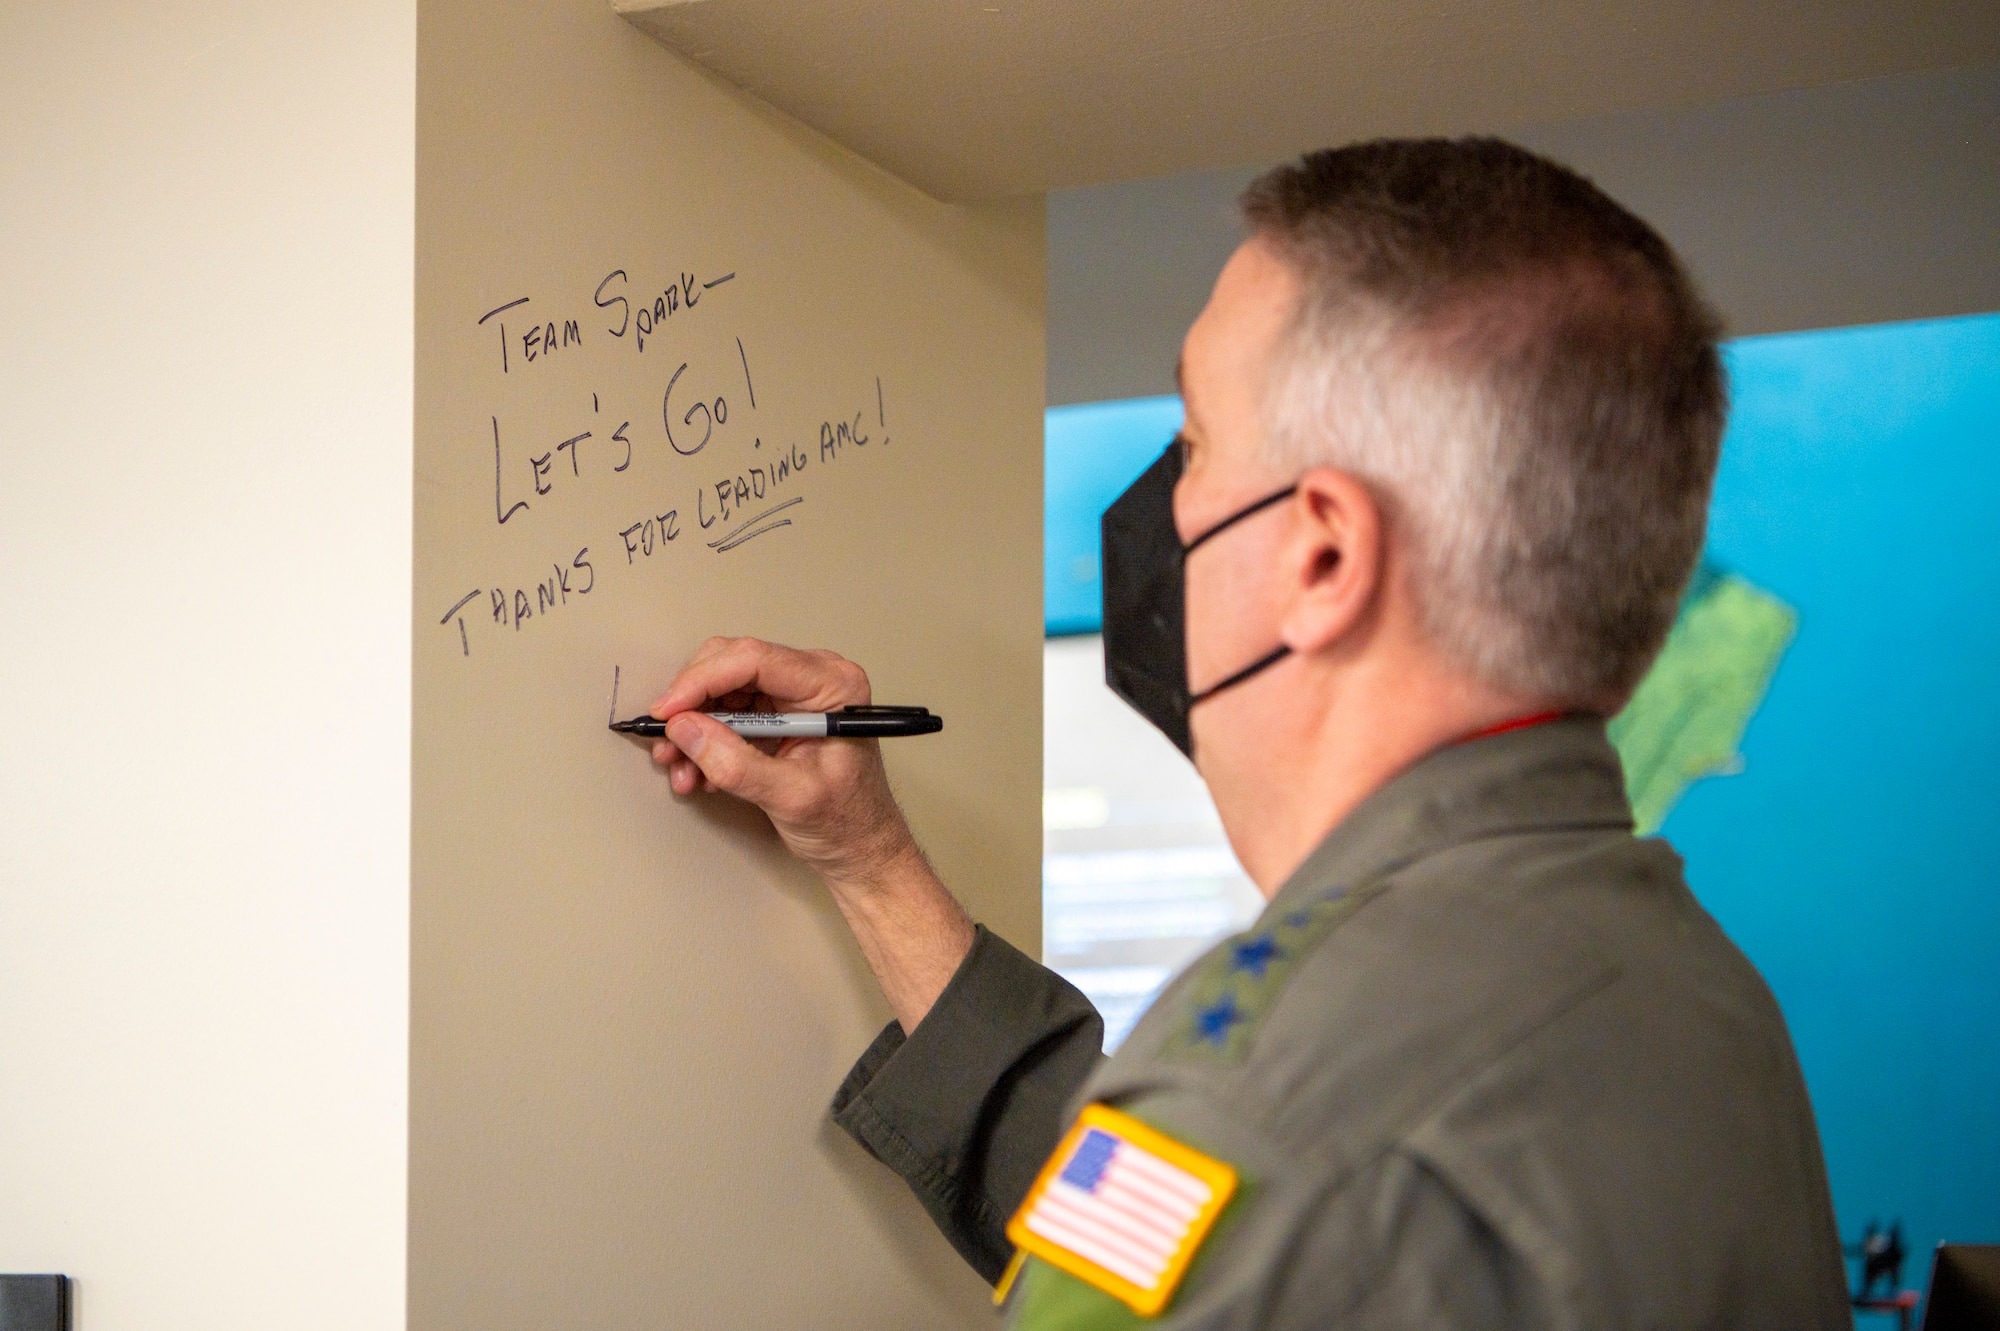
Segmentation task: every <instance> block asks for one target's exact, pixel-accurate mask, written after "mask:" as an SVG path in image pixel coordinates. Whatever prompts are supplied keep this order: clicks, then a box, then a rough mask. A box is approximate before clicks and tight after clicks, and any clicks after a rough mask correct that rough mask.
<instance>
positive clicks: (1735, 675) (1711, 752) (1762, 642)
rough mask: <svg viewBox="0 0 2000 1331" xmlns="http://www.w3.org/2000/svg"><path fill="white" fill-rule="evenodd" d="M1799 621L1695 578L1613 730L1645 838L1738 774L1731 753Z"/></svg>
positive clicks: (1766, 599)
mask: <svg viewBox="0 0 2000 1331" xmlns="http://www.w3.org/2000/svg"><path fill="white" fill-rule="evenodd" d="M1798 622H1799V617H1798V613H1797V612H1796V611H1795V610H1793V609H1792V608H1791V607H1790V606H1788V605H1786V604H1785V603H1784V602H1783V601H1780V600H1779V599H1778V598H1777V597H1775V596H1773V595H1771V594H1770V593H1769V592H1767V591H1765V590H1763V589H1762V588H1760V587H1757V586H1755V585H1753V584H1751V583H1750V582H1748V581H1746V580H1744V579H1743V578H1740V577H1738V576H1737V575H1735V574H1733V573H1724V572H1721V571H1719V570H1717V569H1715V568H1712V567H1710V566H1706V565H1704V566H1703V567H1702V568H1701V569H1700V570H1699V571H1697V573H1696V574H1695V580H1694V583H1693V585H1691V586H1690V587H1689V589H1688V594H1687V596H1686V598H1685V599H1684V600H1683V602H1682V604H1681V613H1680V618H1679V619H1677V620H1675V622H1674V627H1673V631H1672V632H1671V633H1669V634H1668V635H1667V645H1666V646H1665V647H1664V648H1662V649H1661V651H1660V657H1659V659H1658V660H1657V661H1655V662H1654V663H1653V668H1652V670H1651V671H1649V672H1648V673H1647V675H1646V678H1645V679H1644V680H1642V681H1640V684H1639V688H1638V691H1637V692H1635V693H1634V694H1633V695H1632V700H1631V702H1629V703H1627V704H1626V706H1625V710H1624V711H1622V712H1620V713H1619V714H1618V715H1617V716H1615V717H1613V718H1612V721H1611V732H1610V733H1611V742H1612V744H1613V745H1615V746H1616V747H1617V749H1618V756H1619V758H1620V760H1621V761H1623V763H1624V765H1625V790H1626V793H1627V794H1628V795H1629V796H1630V797H1631V800H1632V816H1633V820H1634V821H1635V822H1636V823H1637V825H1638V831H1639V834H1640V835H1641V836H1648V835H1651V834H1652V833H1654V832H1656V831H1658V830H1659V828H1660V824H1661V823H1663V822H1665V821H1666V817H1667V814H1668V813H1669V812H1671V811H1672V809H1673V807H1674V805H1675V804H1677V803H1678V802H1679V801H1680V798H1681V796H1682V795H1683V794H1685V793H1686V791H1687V788H1688V787H1689V786H1690V785H1692V784H1693V783H1694V782H1696V781H1698V780H1700V779H1701V778H1702V777H1705V776H1713V775H1715V774H1717V773H1727V772H1732V771H1735V770H1737V769H1739V768H1740V767H1741V765H1742V758H1741V756H1740V753H1739V751H1738V748H1737V746H1738V745H1739V744H1741V743H1742V741H1743V732H1744V730H1745V729H1746V728H1747V727H1748V726H1749V724H1750V718H1751V717H1752V716H1754V715H1755V714H1756V711H1757V707H1758V704H1760V703H1762V702H1763V700H1764V693H1765V691H1766V690H1767V689H1768V688H1769V687H1770V684H1771V676H1772V674H1773V673H1774V672H1776V670H1777V668H1778V662H1779V661H1780V660H1781V659H1783V657H1784V654H1785V649H1786V648H1787V647H1789V646H1790V645H1791V641H1792V637H1793V635H1794V634H1795V633H1796V632H1797V631H1798Z"/></svg>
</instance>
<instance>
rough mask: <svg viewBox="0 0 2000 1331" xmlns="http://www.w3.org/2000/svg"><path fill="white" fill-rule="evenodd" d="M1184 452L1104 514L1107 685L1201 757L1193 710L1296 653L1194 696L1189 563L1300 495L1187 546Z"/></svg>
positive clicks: (1164, 457) (1256, 507)
mask: <svg viewBox="0 0 2000 1331" xmlns="http://www.w3.org/2000/svg"><path fill="white" fill-rule="evenodd" d="M1182 465H1183V451H1182V445H1181V441H1180V440H1178V439H1176V440H1174V442H1173V443H1171V444H1169V445H1168V446H1167V451H1166V452H1164V453H1162V454H1160V458H1159V461H1157V462H1155V463H1154V464H1153V465H1152V466H1150V467H1148V468H1146V471H1145V474H1143V475H1142V476H1140V477H1139V479H1138V480H1136V481H1134V482H1132V485H1131V487H1130V488H1129V489H1127V490H1126V491H1125V493H1124V494H1122V495H1120V496H1118V499H1117V502H1115V503H1113V504H1112V505H1111V507H1110V508H1108V509H1106V510H1105V511H1104V520H1103V524H1102V533H1103V538H1104V682H1105V683H1107V684H1109V685H1110V686H1111V691H1112V692H1113V693H1115V694H1117V695H1118V696H1119V697H1121V698H1123V699H1124V700H1125V701H1126V702H1128V703H1130V704H1132V706H1133V707H1134V708H1136V709H1137V710H1138V713H1139V715H1141V716H1143V717H1145V718H1146V719H1147V720H1148V721H1151V722H1152V723H1153V724H1154V725H1155V726H1158V727H1159V728H1160V730H1161V731H1162V732H1163V733H1164V734H1165V735H1166V737H1167V738H1168V739H1170V740H1172V741H1173V742H1174V747H1175V748H1177V749H1179V750H1180V751H1181V752H1182V753H1184V754H1186V755H1187V756H1188V757H1190V758H1192V757H1194V737H1193V735H1192V734H1190V733H1189V731H1188V709H1189V708H1191V707H1193V706H1194V705H1195V704H1196V703H1198V702H1200V701H1202V700H1203V699H1204V698H1213V697H1214V696H1215V695H1216V694H1218V693H1220V692H1222V691H1223V690H1224V689H1226V688H1230V687H1232V686H1234V685H1237V684H1241V683H1242V682H1243V681H1244V680H1246V679H1248V678H1250V677H1251V676H1252V675H1254V674H1256V673H1257V672H1258V671H1260V670H1263V669H1265V668H1266V667H1268V666H1271V665H1275V664H1276V663H1277V662H1278V661H1280V660H1282V659H1283V658H1284V657H1285V655H1286V654H1287V653H1289V652H1290V651H1291V650H1292V649H1291V648H1289V647H1286V646H1284V645H1283V644H1280V645H1279V646H1278V648H1277V649H1276V650H1275V651H1273V652H1272V653H1271V654H1270V655H1268V656H1265V657H1263V658H1261V659H1259V660H1256V661H1252V662H1251V663H1250V664H1249V665H1247V666H1245V667H1243V668H1242V669H1241V670H1239V671H1237V672H1236V673H1235V674H1233V675H1231V676H1229V677H1228V678H1227V679H1224V680H1223V681H1221V682H1220V683H1218V684H1211V685H1210V686H1209V687H1207V688H1205V689H1203V690H1202V691H1201V692H1200V693H1194V692H1191V691H1190V690H1189V688H1188V678H1187V557H1188V556H1189V555H1190V554H1193V553H1194V551H1195V549H1196V548H1197V547H1198V546H1200V545H1201V544H1202V543H1203V542H1205V541H1208V540H1210V539H1212V538H1213V537H1215V536H1218V535H1220V534H1221V533H1222V532H1223V531H1225V530H1227V529H1228V528H1230V527H1233V526H1234V525H1236V524H1237V523H1239V522H1241V521H1243V519H1245V518H1247V517H1249V516H1250V515H1251V514H1252V513H1258V512H1261V511H1263V510H1264V509H1266V508H1269V507H1270V506H1271V505H1272V504H1275V503H1277V502H1278V501H1279V500H1281V499H1284V498H1286V497H1287V496H1289V495H1290V494H1292V492H1293V491H1295V490H1297V489H1298V487H1297V486H1296V485H1288V486H1286V487H1285V488H1284V489H1282V490H1280V491H1278V492H1277V493H1276V494H1272V495H1266V496H1264V498H1262V499H1259V500H1258V501H1257V502H1256V503H1254V504H1251V505H1250V506H1249V507H1248V508H1242V509H1238V510H1237V511H1236V512H1234V513H1232V514H1230V515H1229V516H1228V517H1226V518H1224V519H1223V520H1222V521H1220V522H1218V523H1216V524H1215V525H1214V526H1213V527H1210V528H1209V529H1208V530H1207V531H1205V532H1203V533H1202V534H1201V535H1199V536H1197V537H1195V538H1194V539H1193V540H1192V541H1189V542H1188V543H1187V544H1186V545H1182V544H1181V537H1180V532H1179V531H1178V530H1177V529H1176V528H1175V527H1174V483H1175V482H1177V481H1178V480H1180V478H1181V468H1182Z"/></svg>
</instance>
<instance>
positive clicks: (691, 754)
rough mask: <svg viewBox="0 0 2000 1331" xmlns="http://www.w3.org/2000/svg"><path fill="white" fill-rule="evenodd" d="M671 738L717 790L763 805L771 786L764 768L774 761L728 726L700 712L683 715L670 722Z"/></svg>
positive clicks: (668, 732) (668, 731) (669, 733)
mask: <svg viewBox="0 0 2000 1331" xmlns="http://www.w3.org/2000/svg"><path fill="white" fill-rule="evenodd" d="M667 738H668V739H670V740H672V741H673V742H674V747H675V748H677V749H679V750H680V751H681V752H682V753H684V754H686V755H687V757H688V760H689V761H691V762H692V763H693V764H694V765H695V766H696V767H699V768H700V769H701V774H702V775H703V776H705V777H707V778H708V779H709V780H710V781H712V782H714V783H715V787H716V789H717V790H725V791H728V792H729V793H730V794H731V795H735V796H738V797H739V798H742V799H747V800H750V801H751V802H753V803H761V800H760V798H759V797H760V796H761V795H763V794H764V790H763V787H765V786H766V785H767V784H768V780H767V779H765V778H766V773H765V772H764V770H763V764H765V763H769V762H771V761H772V759H770V758H768V757H766V756H765V755H764V754H762V753H759V752H758V751H757V749H756V748H754V747H753V746H752V745H750V744H749V743H748V742H747V741H745V740H744V739H743V737H742V736H740V735H738V734H737V733H736V732H735V731H733V730H731V729H730V728H729V727H728V726H725V725H723V724H722V723H721V722H720V721H716V720H713V719H712V718H710V717H706V716H703V715H702V714H701V713H699V712H682V713H681V714H680V715H679V716H676V717H674V718H673V719H672V720H671V721H668V722H667Z"/></svg>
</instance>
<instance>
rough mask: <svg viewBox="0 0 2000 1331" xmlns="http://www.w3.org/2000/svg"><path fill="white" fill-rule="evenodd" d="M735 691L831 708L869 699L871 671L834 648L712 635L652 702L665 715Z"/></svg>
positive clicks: (802, 706)
mask: <svg viewBox="0 0 2000 1331" xmlns="http://www.w3.org/2000/svg"><path fill="white" fill-rule="evenodd" d="M733 693H752V694H762V695H763V696H765V697H767V698H770V699H772V700H773V701H774V702H775V703H777V704H778V705H779V706H780V707H781V708H795V709H798V710H801V711H830V710H832V709H834V708H838V707H841V706H844V705H846V704H848V703H865V702H867V701H868V676H867V675H866V673H864V672H863V671H862V669H861V667H859V666H857V665H855V664H854V663H853V662H852V661H848V660H844V659H842V658H841V657H839V656H836V655H835V654H833V653H832V652H802V651H799V650H797V649H796V648H792V647H784V646H780V645H779V644H777V643H770V642H763V641H760V640H759V639H756V638H731V639H723V640H717V639H711V640H710V641H709V642H707V643H704V644H703V645H702V649H701V651H699V652H697V653H696V654H695V658H694V659H693V660H692V661H690V662H689V663H688V664H687V666H686V668H684V669H683V670H682V671H681V673H680V674H679V675H677V676H675V678H674V682H673V683H672V684H670V685H668V686H667V691H666V692H665V693H663V694H661V695H660V697H659V699H658V700H657V701H655V702H654V703H653V708H652V714H653V715H654V716H655V717H658V718H660V719H662V720H664V719H666V718H667V717H670V716H673V715H675V714H677V713H679V712H686V711H693V710H696V709H698V708H701V707H703V706H704V705H706V704H708V703H710V702H711V701H712V700H714V699H719V698H726V697H728V696H729V695H730V694H733Z"/></svg>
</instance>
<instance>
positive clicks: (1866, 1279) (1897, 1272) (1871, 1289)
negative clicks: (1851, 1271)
mask: <svg viewBox="0 0 2000 1331" xmlns="http://www.w3.org/2000/svg"><path fill="white" fill-rule="evenodd" d="M1850 1251H1851V1252H1853V1253H1854V1254H1855V1255H1856V1256H1858V1257H1860V1258H1861V1284H1860V1285H1859V1287H1857V1288H1856V1289H1855V1291H1854V1303H1855V1306H1856V1307H1859V1306H1861V1305H1862V1304H1864V1303H1867V1302H1869V1301H1871V1300H1876V1299H1894V1298H1895V1297H1896V1295H1897V1294H1898V1293H1899V1292H1901V1290H1902V1288H1903V1258H1904V1256H1905V1255H1906V1250H1905V1249H1904V1247H1903V1222H1902V1221H1900V1220H1898V1221H1895V1222H1894V1223H1892V1224H1891V1225H1890V1226H1889V1228H1887V1229H1882V1228H1879V1227H1878V1226H1877V1225H1876V1224H1875V1222H1874V1221H1873V1220H1870V1221H1869V1222H1868V1228H1867V1229H1865V1230H1863V1231H1862V1234H1861V1242H1860V1243H1858V1244H1856V1245H1855V1246H1854V1247H1853V1248H1852V1249H1850ZM1877 1285H1881V1286H1882V1287H1883V1288H1882V1291H1881V1293H1879V1294H1878V1293H1876V1291H1875V1287H1876V1286H1877Z"/></svg>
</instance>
